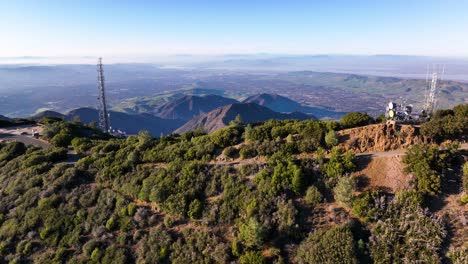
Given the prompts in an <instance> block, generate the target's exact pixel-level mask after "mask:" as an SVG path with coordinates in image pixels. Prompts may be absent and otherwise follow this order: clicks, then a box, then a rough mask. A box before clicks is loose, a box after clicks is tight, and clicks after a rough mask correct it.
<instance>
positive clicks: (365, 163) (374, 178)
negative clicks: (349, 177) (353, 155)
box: [353, 155, 412, 192]
mask: <svg viewBox="0 0 468 264" xmlns="http://www.w3.org/2000/svg"><path fill="white" fill-rule="evenodd" d="M357 165H358V170H357V171H356V172H354V173H353V175H355V176H359V177H360V179H361V180H360V182H361V183H362V185H363V186H362V187H364V189H376V188H384V189H387V190H388V191H391V192H396V191H399V190H404V189H407V188H409V186H410V181H411V178H412V177H411V175H408V174H406V173H405V172H404V166H405V165H404V164H403V163H402V162H401V156H400V155H395V156H388V157H387V156H385V157H371V156H360V157H358V159H357Z"/></svg>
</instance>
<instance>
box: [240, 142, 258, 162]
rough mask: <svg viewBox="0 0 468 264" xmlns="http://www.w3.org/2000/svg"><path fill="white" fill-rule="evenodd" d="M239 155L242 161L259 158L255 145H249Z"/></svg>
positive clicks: (242, 148) (241, 149)
mask: <svg viewBox="0 0 468 264" xmlns="http://www.w3.org/2000/svg"><path fill="white" fill-rule="evenodd" d="M239 154H240V157H241V158H242V159H249V158H254V157H255V156H257V150H256V149H255V146H254V145H253V144H247V145H244V146H242V147H241V148H240V150H239Z"/></svg>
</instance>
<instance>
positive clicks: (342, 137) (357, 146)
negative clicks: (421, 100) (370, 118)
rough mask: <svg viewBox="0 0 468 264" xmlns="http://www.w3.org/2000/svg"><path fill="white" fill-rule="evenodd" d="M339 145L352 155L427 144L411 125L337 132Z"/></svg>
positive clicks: (359, 128) (386, 125)
mask: <svg viewBox="0 0 468 264" xmlns="http://www.w3.org/2000/svg"><path fill="white" fill-rule="evenodd" d="M337 134H338V139H339V142H340V145H342V146H343V147H344V148H345V149H346V150H348V149H351V150H352V151H353V152H354V153H366V152H380V151H389V150H397V149H404V148H407V147H408V146H411V145H414V144H421V143H424V142H427V141H428V140H427V139H425V138H424V137H423V136H421V134H420V133H419V128H418V127H415V126H412V125H396V124H375V125H369V126H364V127H357V128H351V129H346V130H342V131H338V132H337Z"/></svg>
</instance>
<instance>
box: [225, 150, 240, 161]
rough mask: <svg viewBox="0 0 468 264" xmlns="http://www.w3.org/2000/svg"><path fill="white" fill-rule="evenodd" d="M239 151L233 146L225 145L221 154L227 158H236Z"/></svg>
mask: <svg viewBox="0 0 468 264" xmlns="http://www.w3.org/2000/svg"><path fill="white" fill-rule="evenodd" d="M238 154H239V151H238V150H237V149H236V148H235V147H227V148H225V149H224V150H223V155H224V156H225V157H226V158H229V159H235V158H237V155H238Z"/></svg>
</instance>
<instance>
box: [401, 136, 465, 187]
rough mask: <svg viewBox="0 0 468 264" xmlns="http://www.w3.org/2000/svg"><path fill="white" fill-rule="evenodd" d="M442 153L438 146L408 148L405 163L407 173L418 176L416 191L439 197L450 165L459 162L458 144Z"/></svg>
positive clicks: (447, 147)
mask: <svg viewBox="0 0 468 264" xmlns="http://www.w3.org/2000/svg"><path fill="white" fill-rule="evenodd" d="M445 148H446V150H443V151H440V150H439V146H437V145H414V146H411V147H410V148H408V150H407V151H406V155H405V156H404V157H403V162H404V163H405V164H406V165H407V167H406V168H405V169H406V171H407V172H409V173H414V175H415V176H416V190H417V191H418V192H420V193H422V194H427V195H437V194H439V193H440V192H441V186H442V181H443V180H444V179H445V177H444V176H445V175H447V173H449V172H448V170H449V168H450V167H451V166H450V165H451V164H453V163H454V162H456V161H457V155H456V154H455V152H456V150H457V148H458V144H456V143H454V144H448V145H446V146H445Z"/></svg>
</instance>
